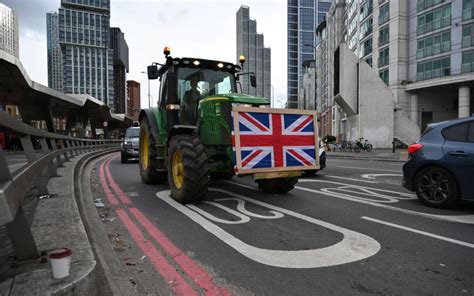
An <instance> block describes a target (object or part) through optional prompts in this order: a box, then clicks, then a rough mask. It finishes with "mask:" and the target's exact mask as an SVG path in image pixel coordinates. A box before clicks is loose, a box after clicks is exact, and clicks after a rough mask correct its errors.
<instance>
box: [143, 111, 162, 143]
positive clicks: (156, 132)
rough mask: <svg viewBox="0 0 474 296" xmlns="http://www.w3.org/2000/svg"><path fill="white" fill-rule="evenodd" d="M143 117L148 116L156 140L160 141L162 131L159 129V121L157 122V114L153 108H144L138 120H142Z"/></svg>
mask: <svg viewBox="0 0 474 296" xmlns="http://www.w3.org/2000/svg"><path fill="white" fill-rule="evenodd" d="M143 117H146V118H147V120H148V123H149V124H150V132H151V133H152V135H153V137H154V138H155V141H157V142H159V141H160V133H159V130H158V122H156V116H155V114H154V110H153V109H142V110H140V114H139V115H138V122H140V124H141V122H142V119H143Z"/></svg>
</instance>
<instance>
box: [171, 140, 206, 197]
mask: <svg viewBox="0 0 474 296" xmlns="http://www.w3.org/2000/svg"><path fill="white" fill-rule="evenodd" d="M168 151H169V153H168V160H167V163H168V183H169V185H170V189H171V196H172V197H173V198H174V199H175V200H176V201H178V202H180V203H183V204H184V203H189V202H199V201H201V200H202V199H203V198H204V197H205V195H206V193H207V189H208V184H209V167H208V163H207V162H208V160H207V155H206V151H205V149H204V146H203V145H202V143H201V141H200V140H199V138H198V137H197V136H194V135H178V136H175V137H173V138H172V139H171V141H170V144H169V150H168Z"/></svg>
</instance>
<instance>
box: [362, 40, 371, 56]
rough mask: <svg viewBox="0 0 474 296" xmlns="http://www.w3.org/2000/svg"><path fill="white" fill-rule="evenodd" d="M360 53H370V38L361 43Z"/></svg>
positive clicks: (363, 54) (364, 54)
mask: <svg viewBox="0 0 474 296" xmlns="http://www.w3.org/2000/svg"><path fill="white" fill-rule="evenodd" d="M361 53H362V56H363V57H365V56H366V55H368V54H370V53H372V38H369V39H367V40H365V41H364V42H363V43H362V48H361Z"/></svg>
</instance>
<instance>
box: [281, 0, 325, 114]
mask: <svg viewBox="0 0 474 296" xmlns="http://www.w3.org/2000/svg"><path fill="white" fill-rule="evenodd" d="M331 3H332V0H288V11H287V12H288V19H287V20H288V48H287V49H288V74H287V75H288V83H287V87H288V107H289V108H297V105H298V90H299V89H300V86H301V85H302V83H303V75H304V72H305V69H304V67H303V63H304V61H306V60H314V59H315V56H314V55H315V47H316V45H318V38H317V36H316V28H317V27H318V25H319V24H320V23H321V22H322V21H324V20H325V19H326V13H327V12H328V11H329V8H330V7H331Z"/></svg>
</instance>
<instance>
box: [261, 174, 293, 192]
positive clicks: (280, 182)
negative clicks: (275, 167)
mask: <svg viewBox="0 0 474 296" xmlns="http://www.w3.org/2000/svg"><path fill="white" fill-rule="evenodd" d="M296 183H298V178H297V177H288V178H277V179H260V180H257V184H258V188H259V189H261V190H263V191H265V192H269V193H277V194H284V193H287V192H289V191H290V190H293V188H295V185H296Z"/></svg>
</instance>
